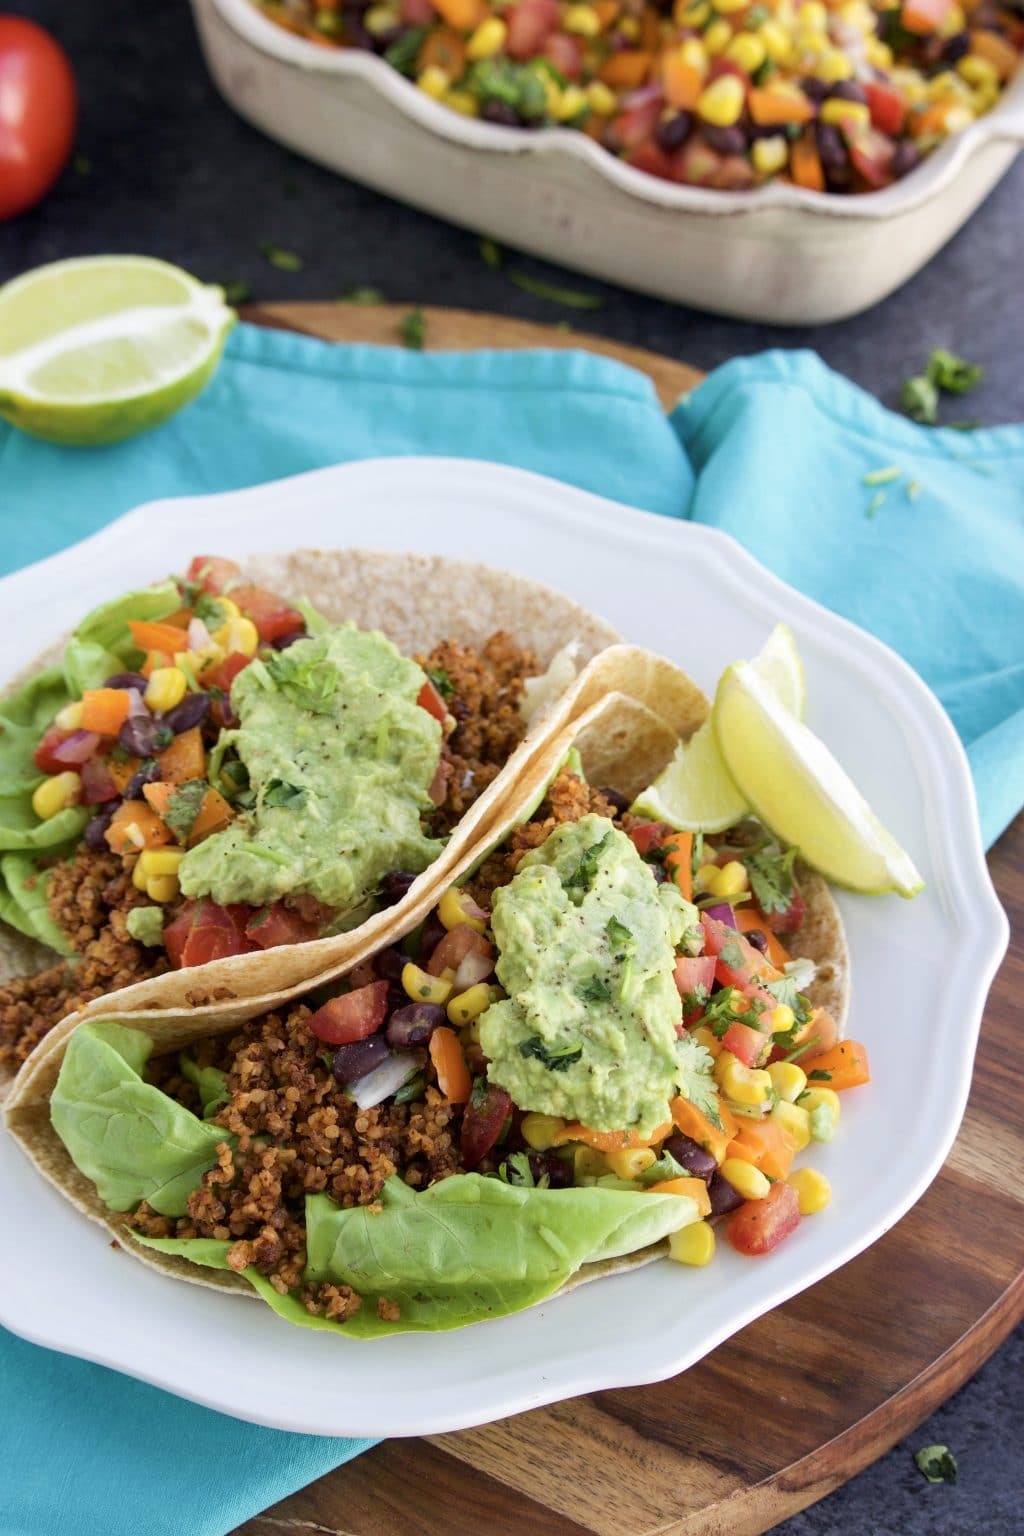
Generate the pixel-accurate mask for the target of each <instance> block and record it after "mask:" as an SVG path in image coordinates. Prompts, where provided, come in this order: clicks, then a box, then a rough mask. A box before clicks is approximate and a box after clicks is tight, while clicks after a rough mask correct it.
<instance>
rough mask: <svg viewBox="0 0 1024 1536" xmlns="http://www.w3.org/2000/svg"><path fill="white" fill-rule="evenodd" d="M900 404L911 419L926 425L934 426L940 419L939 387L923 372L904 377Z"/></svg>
mask: <svg viewBox="0 0 1024 1536" xmlns="http://www.w3.org/2000/svg"><path fill="white" fill-rule="evenodd" d="M900 404H901V405H902V407H903V409H904V410H905V411H906V413H907V415H908V416H909V417H910V419H911V421H919V422H920V423H921V425H922V426H924V427H934V426H935V424H936V422H937V421H938V419H939V391H938V387H937V386H936V385H935V384H934V383H933V382H932V380H931V379H929V378H926V377H925V375H924V374H923V373H918V374H915V375H914V377H913V378H910V379H904V381H903V388H902V390H901V391H900Z"/></svg>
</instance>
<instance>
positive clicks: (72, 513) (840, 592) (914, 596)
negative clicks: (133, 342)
mask: <svg viewBox="0 0 1024 1536" xmlns="http://www.w3.org/2000/svg"><path fill="white" fill-rule="evenodd" d="M425 452H429V453H440V454H455V455H460V456H470V457H475V458H484V459H494V460H499V461H502V462H506V463H514V464H518V465H520V466H522V467H524V468H528V469H533V470H536V471H538V472H541V473H544V474H549V475H553V476H555V477H557V478H561V479H564V480H567V481H570V482H572V483H573V484H576V485H579V486H582V487H583V488H585V489H587V490H593V491H596V492H598V493H600V494H602V495H605V496H609V497H611V498H613V499H617V500H620V501H623V502H629V503H631V504H632V505H634V506H640V507H643V508H646V509H647V510H649V511H652V512H658V513H662V514H664V515H667V516H674V517H687V516H690V517H693V518H695V519H696V520H698V521H703V522H708V523H713V524H715V525H716V526H718V527H721V528H724V529H726V530H727V531H728V532H730V533H732V534H734V535H735V536H736V537H737V538H738V539H739V540H740V541H741V542H742V543H744V544H745V545H746V546H747V547H748V548H749V549H751V550H752V551H753V553H755V554H756V555H758V556H759V557H760V559H761V560H763V561H764V563H765V564H766V565H768V566H770V567H771V568H772V569H773V570H775V571H777V572H778V573H779V575H781V576H783V577H785V578H786V579H787V580H789V581H791V582H792V583H793V584H794V585H795V586H797V587H800V588H801V589H802V590H804V591H806V592H808V593H810V594H811V595H812V596H814V597H817V598H818V599H819V600H820V601H822V602H824V603H825V604H826V605H828V606H830V607H833V608H835V609H836V610H837V611H839V612H841V613H844V614H846V615H847V616H849V617H851V618H853V619H855V620H856V621H857V622H859V623H861V624H863V625H864V626H865V627H866V628H868V629H871V630H873V631H874V632H875V633H877V634H879V635H881V636H882V637H883V638H884V639H886V640H888V642H889V643H890V644H891V645H893V646H895V648H896V649H897V650H900V651H901V652H902V653H903V654H904V655H905V656H906V657H907V658H908V660H910V661H911V662H912V664H913V665H915V666H916V667H917V668H918V670H919V671H920V672H921V673H922V675H923V676H925V677H926V678H927V680H928V681H929V682H930V683H931V684H932V686H933V687H934V688H936V690H937V691H938V692H939V695H940V697H941V698H942V699H943V701H944V702H945V704H946V707H947V709H949V711H950V713H951V714H952V716H953V718H954V721H955V723H956V724H957V727H958V729H959V730H960V732H961V734H962V735H963V737H964V739H965V741H967V742H968V745H969V750H970V753H971V761H972V767H973V769H974V772H975V777H976V782H977V785H978V790H979V798H980V800H981V807H982V817H983V825H984V827H985V831H986V837H987V838H988V839H989V840H991V839H992V838H994V837H995V836H996V835H997V833H998V831H999V830H1001V827H1002V826H1003V825H1004V824H1005V822H1006V821H1007V820H1008V819H1009V817H1010V815H1012V814H1013V812H1014V811H1015V810H1016V809H1017V808H1019V806H1020V804H1021V802H1022V801H1024V783H1022V777H1024V669H1022V666H1021V663H1020V659H1019V658H1020V649H1021V647H1020V637H1021V634H1022V633H1024V516H1022V513H1024V430H1022V429H1019V428H1003V429H999V430H998V431H993V432H977V433H973V434H960V433H950V432H926V431H924V430H923V429H921V428H917V427H914V426H912V425H911V424H909V423H907V422H905V421H903V420H901V419H900V418H898V417H894V416H892V415H890V414H889V413H888V412H886V411H884V410H883V409H882V408H881V407H880V406H879V405H878V404H877V403H876V402H875V401H873V400H871V399H870V398H869V397H867V396H865V395H863V394H862V393H861V392H860V391H859V390H857V389H855V388H854V387H853V386H852V385H850V384H848V383H847V382H846V381H844V380H842V379H840V378H838V377H837V376H836V375H834V374H831V373H830V372H829V371H828V370H827V369H826V368H825V367H824V365H823V364H822V363H821V362H820V361H819V360H818V359H817V358H816V357H814V356H813V355H811V354H804V353H775V354H772V353H769V354H766V355H765V356H762V357H759V358H751V359H746V360H742V361H739V362H736V363H732V364H729V365H728V366H727V367H725V368H723V369H720V370H719V371H718V372H717V373H716V374H714V375H713V376H712V377H711V378H710V379H709V380H708V381H707V382H706V383H704V384H702V385H701V386H700V387H699V389H697V390H696V391H695V392H694V394H693V395H692V396H691V397H690V398H689V400H688V401H687V402H685V403H683V404H681V405H680V406H679V407H678V408H677V410H676V412H675V413H674V415H673V417H672V418H671V421H667V420H666V418H665V417H664V415H663V414H662V412H661V410H660V408H659V405H658V401H657V398H656V396H655V394H654V391H653V388H652V387H651V385H650V383H649V381H648V380H647V379H645V378H643V377H642V376H641V375H639V374H637V373H635V372H633V371H632V370H630V369H628V368H625V367H622V366H620V365H619V364H616V363H613V362H610V361H608V360H607V359H604V358H599V357H596V356H593V355H591V354H587V353H582V352H564V353H563V352H557V353H555V352H534V353H515V354H507V353H486V352H485V353H475V354H472V355H469V356H456V355H427V356H423V355H420V354H416V353H411V352H406V351H398V350H390V349H381V348H373V347H330V346H327V345H325V344H323V343H320V342H317V341H313V340H309V339H307V338H303V337H296V336H291V335H285V334H281V333H274V332H267V331H258V330H254V329H252V328H250V327H248V326H240V327H239V328H238V329H237V330H236V332H235V333H234V334H233V335H232V337H231V339H230V341H229V344H228V349H227V353H226V356H225V360H224V363H223V365H222V367H221V369H220V371H219V373H218V375H217V377H216V379H215V381H214V383H213V384H212V385H211V386H210V387H209V388H208V389H207V390H206V391H205V393H204V394H203V395H202V396H201V397H200V399H199V400H198V401H196V402H195V403H194V404H193V405H192V406H190V407H189V408H188V410H186V411H184V412H183V413H182V414H181V415H180V416H178V417H176V418H175V419H174V420H173V421H171V422H168V423H167V424H166V425H165V426H164V427H162V428H160V429H159V430H158V431H156V432H153V433H151V434H149V435H148V436H146V437H142V438H138V439H136V440H135V441H133V442H129V443H125V444H121V445H120V446H118V447H115V448H109V449H99V450H91V451H71V450H62V449H59V448H54V447H50V446H47V445H45V444H42V443H37V442H33V441H32V440H30V439H28V438H26V437H23V436H21V435H20V434H18V433H16V432H14V431H12V430H10V429H9V428H7V427H6V426H4V424H2V423H0V529H2V533H3V540H2V542H0V571H2V570H4V569H8V570H9V569H16V568H18V567H19V566H21V565H24V564H26V563H28V562H30V561H32V560H37V559H40V558H42V557H43V556H44V555H46V554H49V553H50V552H52V551H53V550H55V549H59V548H62V547H64V546H65V545H67V544H69V543H72V542H73V541H75V540H76V539H79V538H82V537H84V535H86V534H87V533H89V532H91V531H93V530H94V529H96V528H98V527H100V526H101V525H102V524H104V523H106V522H108V521H109V520H110V519H111V518H113V517H116V516H117V515H118V514H119V513H121V512H124V511H127V510H128V509H129V508H130V507H132V506H135V505H137V504H138V503H139V502H142V501H146V500H149V499H151V498H155V497H162V496H174V495H183V494H189V493H198V492H206V491H218V490H227V489H231V488H236V487H239V486H244V485H251V484H256V483H259V482H261V481H264V480H268V479H274V478H277V477H280V476H283V475H289V474H294V473H297V472H299V471H301V470H307V469H313V468H316V467H319V466H322V465H327V464H332V463H338V462H340V461H343V460H349V459H355V458H365V457H369V456H375V455H381V454H402V453H425ZM691 465H692V469H691ZM889 468H892V469H898V470H899V471H900V474H899V477H898V478H897V477H895V476H893V477H891V478H887V479H886V480H885V483H884V484H876V485H874V486H865V485H864V483H863V479H864V476H865V475H868V476H871V475H872V474H873V472H874V471H876V470H878V469H889ZM912 481H913V482H916V483H917V484H918V485H919V486H920V491H919V493H918V494H917V496H916V499H914V500H911V499H910V495H909V494H908V490H909V486H910V484H911V482H912ZM880 492H881V493H884V498H885V499H884V501H883V502H882V503H881V504H880V505H878V506H876V507H874V508H873V509H872V503H873V501H874V500H875V498H876V497H877V496H878V495H879V493H880ZM869 512H871V515H869ZM0 1440H2V1443H3V1445H4V1455H5V1464H6V1467H7V1475H6V1476H5V1477H3V1478H2V1479H0V1536H63V1533H64V1532H67V1533H68V1536H72V1533H73V1536H135V1533H136V1532H138V1531H145V1532H146V1533H147V1536H221V1533H223V1532H225V1531H228V1530H229V1529H231V1528H232V1527H233V1526H234V1525H236V1524H238V1523H240V1522H241V1521H243V1520H244V1519H246V1518H247V1517H248V1516H250V1515H252V1514H254V1513H256V1512H257V1511H258V1510H261V1509H265V1508H266V1507H267V1506H268V1505H269V1504H271V1503H274V1502H275V1501H276V1500H278V1499H281V1498H283V1497H284V1496H285V1495H286V1494H287V1493H289V1492H291V1491H292V1490H293V1489H295V1488H299V1487H301V1486H303V1485H304V1484H305V1483H307V1482H309V1481H311V1480H312V1479H313V1478H316V1477H319V1476H320V1475H322V1474H323V1473H324V1472H326V1471H328V1470H329V1469H330V1468H332V1467H334V1466H337V1465H339V1464H340V1463H342V1462H344V1461H346V1460H348V1459H350V1458H351V1457H352V1456H355V1455H357V1454H358V1453H359V1452H360V1451H362V1450H364V1449H366V1447H367V1445H369V1444H370V1443H371V1442H368V1441H365V1440H325V1439H317V1438H313V1437H307V1436H301V1435H288V1434H281V1433H278V1432H275V1431H272V1430H263V1429H258V1428H254V1427H253V1426H251V1425H246V1424H242V1423H239V1422H236V1421H234V1420H231V1419H227V1418H224V1417H221V1416H220V1415H217V1414H214V1413H211V1412H209V1411H208V1410H205V1409H201V1408H197V1407H194V1406H193V1405H191V1404H187V1403H184V1402H182V1401H180V1400H178V1399H176V1398H172V1397H170V1396H168V1395H167V1394H165V1393H162V1392H159V1391H157V1390H155V1389H154V1388H151V1387H147V1386H144V1385H141V1384H140V1383H137V1382H134V1381H130V1380H128V1379H126V1378H124V1377H121V1376H118V1375H116V1374H114V1373H112V1372H109V1371H106V1370H104V1369H103V1368H101V1367H99V1366H94V1365H89V1364H87V1363H85V1362H82V1361H76V1360H70V1359H67V1358H65V1357H62V1356H58V1355H53V1354H49V1353H47V1352H46V1351H43V1350H40V1349H37V1348H35V1347H34V1346H32V1345H30V1344H26V1343H24V1342H22V1341H21V1340H19V1339H16V1338H14V1337H13V1336H12V1335H10V1334H7V1333H4V1332H3V1331H2V1330H0Z"/></svg>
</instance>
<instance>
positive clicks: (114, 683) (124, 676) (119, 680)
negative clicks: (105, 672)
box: [103, 672, 148, 693]
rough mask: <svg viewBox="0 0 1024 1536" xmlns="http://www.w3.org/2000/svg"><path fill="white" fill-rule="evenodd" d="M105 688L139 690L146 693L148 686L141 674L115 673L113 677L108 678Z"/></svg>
mask: <svg viewBox="0 0 1024 1536" xmlns="http://www.w3.org/2000/svg"><path fill="white" fill-rule="evenodd" d="M103 686H104V688H137V689H138V690H139V692H140V693H145V691H146V688H147V686H148V684H147V682H146V679H145V678H144V677H143V675H142V673H141V672H115V673H114V675H113V677H108V678H107V680H106V682H105V683H104V684H103Z"/></svg>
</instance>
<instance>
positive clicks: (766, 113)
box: [747, 86, 814, 128]
mask: <svg viewBox="0 0 1024 1536" xmlns="http://www.w3.org/2000/svg"><path fill="white" fill-rule="evenodd" d="M747 106H748V107H749V109H750V115H751V117H752V118H753V119H754V122H755V123H756V124H757V126H758V127H759V128H774V127H779V128H782V127H784V126H785V125H786V124H788V123H809V122H810V120H811V118H812V117H813V116H814V108H813V106H812V105H811V103H810V102H809V101H808V99H807V97H806V96H803V95H797V93H796V92H795V91H793V92H792V93H791V92H789V91H773V90H772V89H771V87H770V86H752V87H751V89H750V90H749V91H748V92H747Z"/></svg>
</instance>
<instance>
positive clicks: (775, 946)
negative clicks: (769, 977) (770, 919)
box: [736, 907, 790, 971]
mask: <svg viewBox="0 0 1024 1536" xmlns="http://www.w3.org/2000/svg"><path fill="white" fill-rule="evenodd" d="M736 927H737V928H738V929H739V931H740V933H749V932H750V930H751V929H752V928H757V929H758V930H759V931H760V932H761V933H763V934H764V936H765V938H766V939H767V940H768V959H769V960H770V961H771V963H772V965H774V967H775V969H776V970H777V971H781V970H784V969H785V967H786V965H787V964H788V962H789V959H790V954H789V950H788V949H785V948H784V947H783V945H782V944H781V943H780V942H779V940H778V939H777V938H776V936H775V934H774V933H772V931H771V929H770V928H769V927H768V925H767V924H766V922H765V920H764V918H763V917H762V916H761V914H760V912H756V911H754V909H753V908H752V907H737V908H736Z"/></svg>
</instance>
